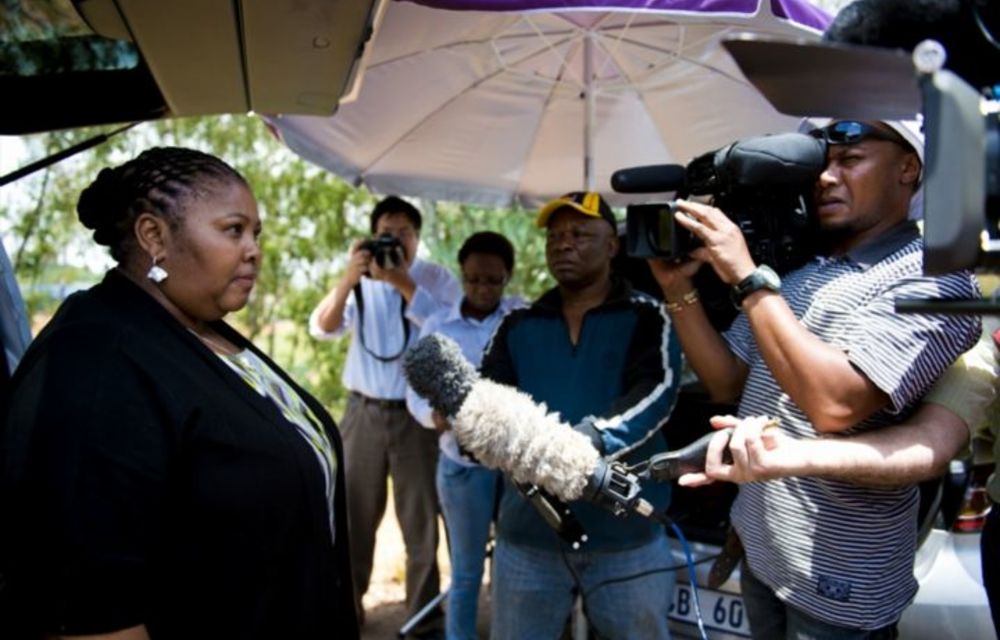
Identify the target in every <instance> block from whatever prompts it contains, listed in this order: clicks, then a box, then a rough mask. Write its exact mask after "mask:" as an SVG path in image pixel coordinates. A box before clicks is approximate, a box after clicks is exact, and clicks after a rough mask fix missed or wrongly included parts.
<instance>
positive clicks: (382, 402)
mask: <svg viewBox="0 0 1000 640" xmlns="http://www.w3.org/2000/svg"><path fill="white" fill-rule="evenodd" d="M351 396H352V397H354V398H357V400H358V401H359V402H363V403H365V404H373V405H375V406H376V407H380V408H382V409H406V400H386V399H383V398H369V397H368V396H366V395H364V394H362V393H358V392H357V391H352V392H351Z"/></svg>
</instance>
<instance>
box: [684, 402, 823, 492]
mask: <svg viewBox="0 0 1000 640" xmlns="http://www.w3.org/2000/svg"><path fill="white" fill-rule="evenodd" d="M710 422H711V424H712V427H713V428H715V429H729V428H732V433H731V434H729V433H728V432H720V433H717V434H716V436H715V438H713V439H712V442H711V443H709V445H708V452H707V454H706V456H705V471H704V472H703V473H686V474H684V475H682V476H681V477H680V478H678V483H680V485H681V486H685V487H699V486H702V485H706V484H711V483H712V482H714V481H716V480H721V481H724V482H736V483H740V484H742V483H745V482H757V481H760V480H772V479H774V478H783V477H786V476H793V475H805V474H807V473H808V469H807V468H806V461H807V459H808V456H807V455H806V451H805V450H804V449H803V447H807V446H808V443H805V442H803V441H801V440H796V439H795V438H790V437H788V436H786V435H785V434H784V433H783V432H782V431H781V429H780V428H779V427H778V426H777V424H776V423H775V422H774V421H773V420H771V419H770V418H768V417H767V416H754V417H750V418H744V419H743V420H740V419H739V418H736V417H734V416H714V417H712V419H711V421H710ZM727 446H728V447H729V453H730V455H731V456H732V460H733V461H732V464H726V463H725V462H723V461H722V454H723V451H725V449H726V447H727Z"/></svg>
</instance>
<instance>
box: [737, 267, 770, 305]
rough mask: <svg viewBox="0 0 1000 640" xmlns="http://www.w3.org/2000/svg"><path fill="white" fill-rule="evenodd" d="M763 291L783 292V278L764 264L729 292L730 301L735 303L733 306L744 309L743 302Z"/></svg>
mask: <svg viewBox="0 0 1000 640" xmlns="http://www.w3.org/2000/svg"><path fill="white" fill-rule="evenodd" d="M761 289H767V290H768V291H775V292H777V291H781V278H779V277H778V274H777V273H775V272H774V269H772V268H771V267H769V266H767V265H766V264H762V265H760V266H759V267H757V268H756V269H754V270H753V271H751V272H750V275H748V276H747V277H745V278H743V279H742V280H740V281H739V283H738V284H736V285H734V286H733V288H732V290H731V291H730V292H729V299H730V300H732V301H733V305H735V306H736V308H737V309H740V308H742V305H743V301H744V300H746V298H747V296H748V295H750V294H751V293H753V292H754V291H760V290H761Z"/></svg>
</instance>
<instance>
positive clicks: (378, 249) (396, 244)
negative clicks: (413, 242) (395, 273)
mask: <svg viewBox="0 0 1000 640" xmlns="http://www.w3.org/2000/svg"><path fill="white" fill-rule="evenodd" d="M358 249H364V250H365V251H368V252H369V253H371V254H372V259H373V260H375V264H377V265H378V266H379V268H380V269H392V268H394V267H396V266H398V265H400V264H401V263H402V262H403V243H401V242H400V241H399V238H397V237H396V236H394V235H392V234H391V233H382V234H379V235H377V236H375V237H374V238H368V239H366V240H364V241H363V242H362V243H361V244H360V245H359V246H358Z"/></svg>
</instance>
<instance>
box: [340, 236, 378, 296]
mask: <svg viewBox="0 0 1000 640" xmlns="http://www.w3.org/2000/svg"><path fill="white" fill-rule="evenodd" d="M362 242H364V241H363V240H361V239H357V240H355V241H354V242H352V243H351V248H350V250H349V252H348V255H349V256H350V257H348V259H347V269H345V271H344V278H343V282H344V285H345V286H346V287H347V288H348V289H353V288H354V286H355V285H356V284H358V283H359V282H361V276H364V275H366V274H367V273H368V265H369V264H374V261H373V260H372V254H371V252H370V251H368V250H367V249H361V248H360V246H361V243H362Z"/></svg>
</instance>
